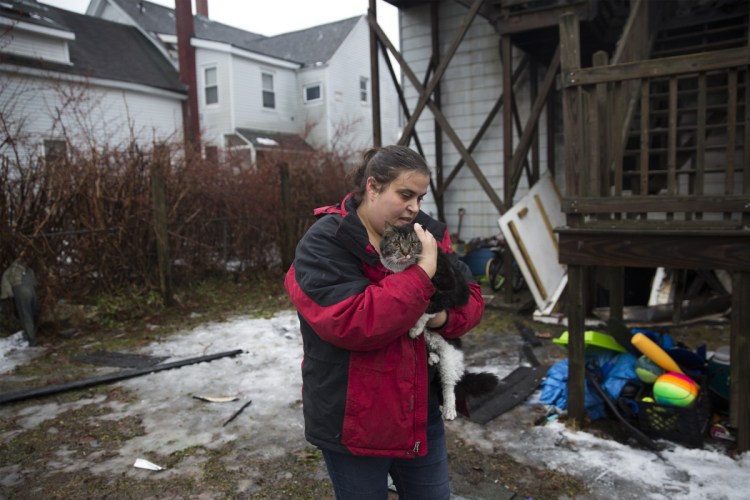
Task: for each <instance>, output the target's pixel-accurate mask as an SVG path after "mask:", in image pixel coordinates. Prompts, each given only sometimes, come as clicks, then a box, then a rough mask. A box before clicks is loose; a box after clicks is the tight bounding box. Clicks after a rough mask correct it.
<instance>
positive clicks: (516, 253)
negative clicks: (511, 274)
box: [498, 175, 567, 314]
mask: <svg viewBox="0 0 750 500" xmlns="http://www.w3.org/2000/svg"><path fill="white" fill-rule="evenodd" d="M498 225H499V226H500V231H502V233H503V236H504V237H505V241H506V242H507V244H508V248H510V250H511V252H512V253H513V257H514V258H515V259H516V262H518V266H519V267H520V268H521V272H522V273H523V277H524V279H525V280H526V283H527V284H528V286H529V290H530V291H531V294H532V295H533V297H534V302H536V306H537V308H538V309H539V311H540V312H541V313H542V314H549V313H550V312H551V311H552V309H553V308H554V306H555V303H557V301H558V300H559V298H560V294H561V293H562V291H563V290H564V289H565V285H566V284H567V271H566V267H565V266H564V265H562V264H560V263H559V261H558V236H557V233H555V228H556V227H560V226H564V225H565V214H564V213H563V212H562V209H561V198H560V192H559V191H558V190H557V186H555V183H554V181H553V180H552V178H551V177H550V176H549V175H545V176H544V177H542V178H541V179H540V180H539V182H537V183H536V184H534V186H532V188H531V189H530V190H529V192H528V193H527V194H526V195H525V196H524V197H523V198H521V200H520V201H519V202H518V203H516V204H515V205H513V207H512V208H511V209H510V210H508V211H507V212H506V213H505V214H503V216H502V217H500V219H499V220H498Z"/></svg>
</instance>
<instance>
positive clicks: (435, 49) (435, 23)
mask: <svg viewBox="0 0 750 500" xmlns="http://www.w3.org/2000/svg"><path fill="white" fill-rule="evenodd" d="M430 34H431V40H432V66H433V67H437V66H438V64H439V63H440V6H439V5H438V3H437V2H435V3H432V4H430ZM432 100H433V101H434V102H435V106H437V107H438V108H441V109H442V106H443V104H442V95H441V93H440V82H438V84H437V85H435V91H434V92H433V96H432ZM433 129H434V137H435V182H436V187H435V195H436V196H435V206H436V207H437V216H438V219H439V220H441V221H445V191H444V189H443V183H444V182H445V179H444V172H443V129H442V128H441V127H440V123H439V122H438V121H437V120H433Z"/></svg>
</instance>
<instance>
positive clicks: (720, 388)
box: [708, 345, 729, 400]
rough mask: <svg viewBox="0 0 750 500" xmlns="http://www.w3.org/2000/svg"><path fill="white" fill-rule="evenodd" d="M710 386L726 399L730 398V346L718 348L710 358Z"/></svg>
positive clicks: (714, 391)
mask: <svg viewBox="0 0 750 500" xmlns="http://www.w3.org/2000/svg"><path fill="white" fill-rule="evenodd" d="M708 387H709V389H711V391H712V392H713V393H715V394H717V395H718V396H721V397H722V398H724V399H727V400H728V399H729V346H728V345H723V346H721V347H719V348H718V349H716V351H715V352H714V354H713V356H711V358H709V360H708Z"/></svg>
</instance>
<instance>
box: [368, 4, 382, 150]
mask: <svg viewBox="0 0 750 500" xmlns="http://www.w3.org/2000/svg"><path fill="white" fill-rule="evenodd" d="M368 15H369V16H370V17H371V18H372V20H373V21H374V22H375V23H377V22H378V14H377V10H376V6H375V0H370V9H369V13H368ZM370 88H371V89H372V145H373V146H374V147H380V146H382V145H383V136H382V132H381V126H380V58H379V56H378V37H377V34H376V33H375V30H374V29H372V28H370Z"/></svg>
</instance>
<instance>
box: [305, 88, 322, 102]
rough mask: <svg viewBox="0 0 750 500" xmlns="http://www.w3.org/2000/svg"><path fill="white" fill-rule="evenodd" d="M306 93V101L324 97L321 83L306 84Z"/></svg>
mask: <svg viewBox="0 0 750 500" xmlns="http://www.w3.org/2000/svg"><path fill="white" fill-rule="evenodd" d="M304 93H305V102H313V101H319V100H320V99H321V98H322V96H321V93H320V84H319V83H313V84H311V85H305V87H304Z"/></svg>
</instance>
